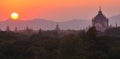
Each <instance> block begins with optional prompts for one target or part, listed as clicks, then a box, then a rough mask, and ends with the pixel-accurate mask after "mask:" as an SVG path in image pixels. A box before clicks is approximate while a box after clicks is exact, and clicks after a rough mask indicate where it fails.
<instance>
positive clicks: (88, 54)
mask: <svg viewBox="0 0 120 59" xmlns="http://www.w3.org/2000/svg"><path fill="white" fill-rule="evenodd" d="M99 34H100V33H99ZM99 34H98V32H97V31H96V29H95V28H94V27H91V28H90V29H89V30H88V31H84V30H81V31H78V33H77V34H68V35H64V36H61V35H62V34H58V33H57V32H53V31H44V32H39V33H35V34H32V35H23V34H20V33H16V32H7V31H0V59H120V28H119V27H118V28H111V29H108V30H106V31H105V32H104V34H103V35H99Z"/></svg>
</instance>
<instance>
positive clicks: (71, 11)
mask: <svg viewBox="0 0 120 59" xmlns="http://www.w3.org/2000/svg"><path fill="white" fill-rule="evenodd" d="M99 5H101V7H102V10H103V12H104V14H105V15H106V16H107V17H110V16H114V15H117V14H120V8H119V6H120V0H0V9H1V10H0V20H1V21H2V20H7V19H9V18H10V14H11V13H12V12H18V13H19V14H20V20H28V19H33V18H45V19H48V20H52V21H66V20H71V19H89V20H91V19H92V17H94V16H95V15H96V14H97V11H98V8H99Z"/></svg>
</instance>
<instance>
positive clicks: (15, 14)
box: [11, 12, 19, 21]
mask: <svg viewBox="0 0 120 59" xmlns="http://www.w3.org/2000/svg"><path fill="white" fill-rule="evenodd" d="M18 18H19V14H18V13H16V12H13V13H11V19H12V20H14V21H15V20H18Z"/></svg>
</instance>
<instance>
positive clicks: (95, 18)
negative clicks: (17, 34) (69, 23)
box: [93, 9, 108, 21]
mask: <svg viewBox="0 0 120 59" xmlns="http://www.w3.org/2000/svg"><path fill="white" fill-rule="evenodd" d="M96 20H99V21H105V20H106V21H108V19H107V18H106V17H105V16H104V15H103V13H102V11H101V9H100V10H99V12H98V14H97V15H96V16H95V17H94V19H93V21H96Z"/></svg>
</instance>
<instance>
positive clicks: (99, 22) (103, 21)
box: [92, 8, 109, 32]
mask: <svg viewBox="0 0 120 59" xmlns="http://www.w3.org/2000/svg"><path fill="white" fill-rule="evenodd" d="M108 23H109V21H108V19H107V18H106V17H105V16H104V14H103V13H102V11H101V8H100V9H99V12H98V14H97V15H96V16H95V17H94V18H93V19H92V26H95V27H96V30H97V31H100V32H104V31H105V30H106V29H107V28H108V27H109V25H108Z"/></svg>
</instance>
